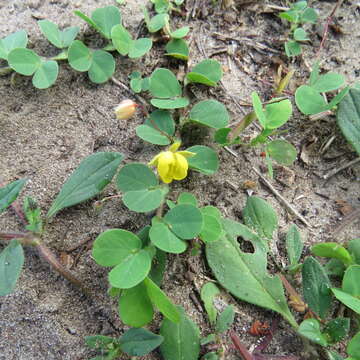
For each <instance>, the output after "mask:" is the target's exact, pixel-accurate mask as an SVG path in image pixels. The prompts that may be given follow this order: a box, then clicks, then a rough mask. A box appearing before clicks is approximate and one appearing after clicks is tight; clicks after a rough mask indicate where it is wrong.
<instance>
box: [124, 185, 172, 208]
mask: <svg viewBox="0 0 360 360" xmlns="http://www.w3.org/2000/svg"><path fill="white" fill-rule="evenodd" d="M167 192H168V189H167V188H160V189H151V190H148V189H144V190H135V191H128V192H126V193H125V194H124V195H123V198H122V200H123V202H124V204H125V205H126V206H127V207H128V208H129V209H130V210H132V211H136V212H139V213H145V212H149V211H152V210H155V209H157V208H158V207H159V206H160V204H161V203H162V201H163V200H164V197H165V195H166V194H167Z"/></svg>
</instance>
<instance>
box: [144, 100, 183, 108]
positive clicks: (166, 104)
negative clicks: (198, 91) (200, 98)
mask: <svg viewBox="0 0 360 360" xmlns="http://www.w3.org/2000/svg"><path fill="white" fill-rule="evenodd" d="M150 102H151V104H152V105H154V106H155V107H157V108H159V109H180V108H183V107H186V106H188V105H189V99H188V98H175V99H151V100H150Z"/></svg>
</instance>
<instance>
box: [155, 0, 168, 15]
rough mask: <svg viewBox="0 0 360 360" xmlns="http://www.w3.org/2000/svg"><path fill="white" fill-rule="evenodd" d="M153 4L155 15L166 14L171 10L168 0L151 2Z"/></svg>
mask: <svg viewBox="0 0 360 360" xmlns="http://www.w3.org/2000/svg"><path fill="white" fill-rule="evenodd" d="M151 2H152V3H154V4H155V11H156V12H157V13H166V12H169V11H170V9H171V4H170V1H169V0H151Z"/></svg>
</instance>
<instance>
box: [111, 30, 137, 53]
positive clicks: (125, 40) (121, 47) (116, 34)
mask: <svg viewBox="0 0 360 360" xmlns="http://www.w3.org/2000/svg"><path fill="white" fill-rule="evenodd" d="M111 40H112V43H113V45H114V47H115V49H116V50H117V51H118V52H119V53H120V54H121V55H123V56H125V55H127V54H128V53H129V51H130V49H131V47H132V46H133V39H132V36H131V35H130V33H129V32H128V31H127V30H126V29H125V28H124V26H122V25H121V24H118V25H115V26H114V27H113V28H112V29H111Z"/></svg>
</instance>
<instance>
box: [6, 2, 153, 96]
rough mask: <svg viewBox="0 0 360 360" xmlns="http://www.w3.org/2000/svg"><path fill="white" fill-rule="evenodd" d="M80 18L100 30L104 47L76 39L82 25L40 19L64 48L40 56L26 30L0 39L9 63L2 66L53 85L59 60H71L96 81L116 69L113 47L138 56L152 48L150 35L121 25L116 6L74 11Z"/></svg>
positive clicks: (38, 82)
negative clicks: (66, 25)
mask: <svg viewBox="0 0 360 360" xmlns="http://www.w3.org/2000/svg"><path fill="white" fill-rule="evenodd" d="M75 14H76V15H78V16H79V17H80V18H81V19H83V20H85V21H86V22H87V23H88V24H89V25H90V26H91V27H92V28H94V29H95V30H96V31H98V32H99V33H100V34H101V35H102V36H103V37H104V38H105V39H106V40H107V41H108V44H107V45H106V46H105V47H104V48H103V49H91V48H89V47H87V46H86V45H85V44H84V43H83V42H82V41H80V40H75V38H76V36H77V35H78V32H79V27H77V26H74V27H69V28H66V29H64V30H62V31H61V30H59V28H58V26H57V25H56V24H54V23H53V22H51V21H49V20H40V21H38V25H39V27H40V29H41V32H42V33H43V35H44V36H45V37H46V38H47V39H48V40H49V42H50V43H51V44H52V45H54V46H55V47H57V48H58V49H60V50H61V52H60V53H59V54H57V55H56V56H54V57H51V58H46V57H42V56H39V55H38V54H36V52H35V51H33V50H31V49H27V48H26V46H27V33H26V32H25V31H24V30H21V31H18V32H16V33H13V34H10V35H8V36H7V37H5V38H4V39H1V40H0V58H2V59H4V60H6V61H7V62H8V65H9V67H5V68H3V69H2V70H1V73H3V74H6V73H8V72H9V71H15V72H17V73H19V74H21V75H25V76H32V83H33V85H34V86H35V87H36V88H38V89H46V88H48V87H50V86H51V85H53V84H54V83H55V81H56V79H57V76H58V73H59V65H58V61H60V60H68V62H69V64H70V66H71V67H72V68H73V69H74V70H76V71H80V72H88V75H89V78H90V80H91V81H92V82H94V83H96V84H101V83H104V82H106V81H108V80H109V79H110V78H111V77H112V75H113V74H114V72H115V60H114V57H113V55H112V54H111V53H110V51H115V50H117V52H118V53H120V54H121V55H123V56H128V57H129V58H139V57H141V56H143V55H145V54H146V53H147V52H148V51H150V49H151V47H152V41H151V40H150V39H148V38H141V39H136V40H133V39H132V37H131V35H130V33H129V32H128V31H127V30H126V29H125V28H124V27H123V26H122V25H121V14H120V11H119V9H118V8H117V7H115V6H106V7H104V8H99V9H96V10H95V11H93V13H92V14H91V18H90V17H88V16H86V15H85V14H83V13H82V12H81V11H75Z"/></svg>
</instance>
